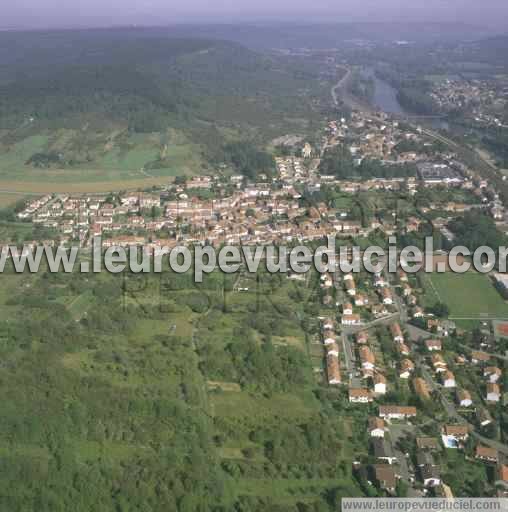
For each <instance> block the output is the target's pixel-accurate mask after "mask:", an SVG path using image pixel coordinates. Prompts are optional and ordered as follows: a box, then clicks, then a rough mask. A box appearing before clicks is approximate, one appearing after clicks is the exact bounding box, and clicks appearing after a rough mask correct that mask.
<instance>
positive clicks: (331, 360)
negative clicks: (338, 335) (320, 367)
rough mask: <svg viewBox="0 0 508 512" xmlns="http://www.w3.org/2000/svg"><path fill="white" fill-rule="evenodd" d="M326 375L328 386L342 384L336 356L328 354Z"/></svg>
mask: <svg viewBox="0 0 508 512" xmlns="http://www.w3.org/2000/svg"><path fill="white" fill-rule="evenodd" d="M326 373H327V375H328V384H330V385H337V384H340V383H341V382H342V380H341V376H340V364H339V358H338V357H337V356H334V355H331V354H328V355H327V357H326Z"/></svg>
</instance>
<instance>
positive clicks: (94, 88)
mask: <svg viewBox="0 0 508 512" xmlns="http://www.w3.org/2000/svg"><path fill="white" fill-rule="evenodd" d="M173 36H174V34H172V32H171V31H169V30H167V29H166V30H165V31H164V30H163V29H118V30H89V31H60V32H47V33H41V32H27V33H20V32H15V33H10V32H4V33H0V179H1V177H2V175H4V176H5V177H6V178H8V179H9V180H12V179H19V177H23V176H28V174H30V172H31V171H33V170H34V166H33V165H32V163H33V162H43V163H44V165H43V167H45V166H52V167H54V168H58V169H67V168H70V167H72V168H75V169H79V170H80V172H81V174H82V176H83V179H85V180H86V179H88V178H87V175H86V173H87V171H88V170H89V169H91V170H93V171H94V172H95V173H96V175H97V176H98V177H99V179H102V176H103V175H102V174H100V173H102V172H103V171H107V172H108V173H109V174H108V176H111V178H113V177H114V178H115V179H117V178H123V177H124V176H125V175H128V176H131V177H136V175H135V173H136V172H138V171H139V169H140V168H149V169H150V172H151V173H152V174H154V173H155V175H157V176H166V175H174V174H178V173H186V174H187V173H196V172H201V170H202V169H205V171H206V166H207V165H208V164H210V163H212V164H215V163H220V162H223V161H224V154H223V151H222V150H223V148H224V147H226V146H227V144H228V143H230V142H232V141H238V140H243V141H245V140H248V141H249V142H251V143H253V144H254V145H256V146H258V147H261V146H263V145H265V144H266V143H267V142H268V141H270V140H272V139H273V138H276V137H279V136H281V135H285V134H287V133H295V132H297V133H302V131H303V133H305V131H304V130H305V129H306V128H307V125H309V124H310V123H311V122H312V120H313V119H318V118H320V111H319V108H320V104H321V103H320V102H321V101H323V103H326V102H329V99H330V95H329V87H330V84H328V83H326V82H325V81H323V80H322V79H321V76H320V70H319V69H318V67H317V65H316V66H314V67H313V65H312V63H311V64H310V65H308V66H303V65H302V64H301V63H299V62H298V63H295V62H291V61H287V60H284V59H283V58H279V57H273V56H268V55H264V54H261V53H257V52H254V51H252V50H249V49H247V48H246V47H244V46H242V45H240V44H238V43H235V42H229V41H222V40H217V39H215V40H208V39H203V38H201V39H200V38H196V39H189V38H177V37H173ZM309 132H311V130H310V129H309ZM34 155H35V156H37V158H33V157H34ZM41 155H42V158H40V157H41ZM207 172H208V171H207ZM42 174H43V173H42V172H41V167H40V166H39V167H38V168H37V174H36V175H34V174H33V173H32V174H31V175H30V179H39V177H40V176H42ZM63 178H64V179H65V176H64V177H63Z"/></svg>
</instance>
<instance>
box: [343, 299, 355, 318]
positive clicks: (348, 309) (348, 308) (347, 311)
mask: <svg viewBox="0 0 508 512" xmlns="http://www.w3.org/2000/svg"><path fill="white" fill-rule="evenodd" d="M342 314H343V315H344V316H346V315H348V316H350V315H352V314H353V305H352V304H351V302H346V303H345V304H344V305H343V306H342Z"/></svg>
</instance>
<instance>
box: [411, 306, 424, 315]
mask: <svg viewBox="0 0 508 512" xmlns="http://www.w3.org/2000/svg"><path fill="white" fill-rule="evenodd" d="M412 315H413V318H423V308H421V307H420V306H415V307H414V308H413V311H412Z"/></svg>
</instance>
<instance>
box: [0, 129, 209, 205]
mask: <svg viewBox="0 0 508 512" xmlns="http://www.w3.org/2000/svg"><path fill="white" fill-rule="evenodd" d="M105 128H108V129H107V130H106V129H105ZM34 131H36V128H35V127H32V128H30V129H29V130H26V131H24V132H23V130H22V133H18V134H17V136H16V137H14V138H13V140H10V141H7V142H6V141H5V140H0V190H5V191H7V190H9V191H15V192H21V191H25V190H26V191H31V192H33V191H39V190H38V187H37V185H38V184H40V186H41V187H45V188H47V187H50V188H51V191H56V190H59V189H60V187H63V188H65V187H66V186H67V187H69V188H70V189H69V191H70V192H72V191H74V190H76V187H79V186H81V187H82V188H83V190H84V191H90V192H93V191H95V190H97V189H98V188H102V189H103V190H110V189H113V188H132V187H139V186H143V185H145V186H147V187H149V186H151V185H152V184H154V181H158V182H160V181H161V180H163V181H164V180H165V179H167V178H170V177H173V176H177V175H193V174H197V173H198V172H199V170H200V169H201V166H202V162H201V151H200V148H199V146H198V145H196V144H192V143H191V142H190V141H189V140H188V139H187V138H186V137H185V136H183V135H182V134H181V133H180V132H177V131H175V130H168V133H165V134H159V133H153V134H131V133H129V132H128V131H126V130H125V129H123V130H122V128H121V127H106V126H105V127H104V131H97V132H95V133H93V134H89V133H87V131H81V130H70V129H66V130H63V129H60V130H55V131H46V130H42V131H41V133H39V134H35V135H33V134H32V133H33V132H34ZM25 135H26V137H25ZM40 153H42V154H48V153H58V154H60V155H61V156H62V159H63V162H64V164H63V165H58V164H56V165H53V164H52V165H51V166H47V167H37V166H34V165H32V164H30V163H29V159H30V158H31V157H33V156H34V155H36V154H40ZM155 162H159V163H158V164H157V163H155ZM98 184H99V185H98ZM36 189H37V190H36ZM40 191H41V192H43V191H45V190H42V189H41V190H40ZM7 199H8V198H7Z"/></svg>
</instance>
